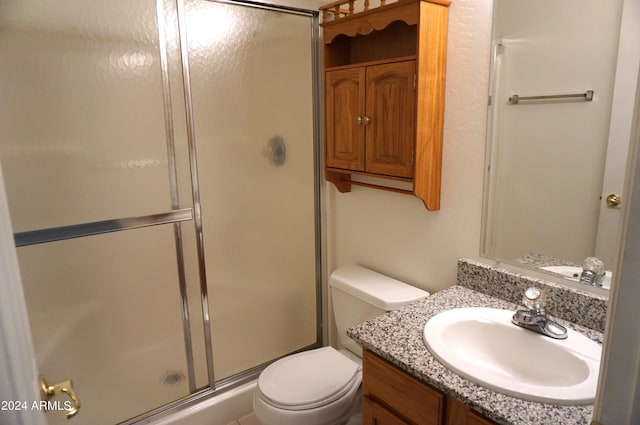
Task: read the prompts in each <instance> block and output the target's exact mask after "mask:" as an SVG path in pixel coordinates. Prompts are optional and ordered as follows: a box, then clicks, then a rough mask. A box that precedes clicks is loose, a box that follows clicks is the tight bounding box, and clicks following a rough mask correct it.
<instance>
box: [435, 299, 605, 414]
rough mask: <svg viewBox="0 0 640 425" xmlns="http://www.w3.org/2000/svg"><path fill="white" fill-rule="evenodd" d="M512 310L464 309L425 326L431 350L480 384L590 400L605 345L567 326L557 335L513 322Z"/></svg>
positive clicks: (538, 397)
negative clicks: (560, 336)
mask: <svg viewBox="0 0 640 425" xmlns="http://www.w3.org/2000/svg"><path fill="white" fill-rule="evenodd" d="M513 313H514V312H513V311H508V310H498V309H493V308H459V309H453V310H448V311H445V312H442V313H440V314H437V315H436V316H434V317H433V318H431V319H430V320H429V321H428V322H427V324H426V325H425V327H424V333H423V335H424V341H425V344H426V345H427V348H428V349H429V351H430V352H431V353H432V354H433V355H434V356H435V357H436V358H437V359H438V360H439V361H440V362H442V363H443V364H444V365H446V366H447V367H448V368H449V369H451V370H453V371H455V372H456V373H458V374H460V375H462V376H464V377H465V378H467V379H469V380H470V381H473V382H475V383H477V384H479V385H482V386H485V387H487V388H491V389H492V390H494V391H497V392H499V393H502V394H507V395H511V396H514V397H518V398H521V399H525V400H530V401H537V402H544V403H552V404H591V403H593V402H594V400H595V395H596V386H597V382H598V372H599V369H600V355H601V351H602V348H601V346H600V344H598V343H596V342H594V341H592V340H590V339H589V338H587V337H585V336H583V335H582V334H580V333H578V332H575V331H573V330H571V329H568V332H569V335H568V337H567V339H565V340H557V339H553V338H549V337H547V336H544V335H540V334H538V333H535V332H533V331H530V330H527V329H523V328H521V327H519V326H516V325H514V324H513V323H511V317H512V316H513Z"/></svg>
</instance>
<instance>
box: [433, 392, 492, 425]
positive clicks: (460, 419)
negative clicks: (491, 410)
mask: <svg viewBox="0 0 640 425" xmlns="http://www.w3.org/2000/svg"><path fill="white" fill-rule="evenodd" d="M445 423H446V425H496V423H495V422H493V421H491V420H489V419H487V418H485V417H484V416H482V415H481V414H479V413H478V412H476V411H475V410H473V409H471V408H470V407H469V406H467V405H466V404H464V403H463V402H461V401H460V400H457V399H455V398H453V397H447V420H446V422H445Z"/></svg>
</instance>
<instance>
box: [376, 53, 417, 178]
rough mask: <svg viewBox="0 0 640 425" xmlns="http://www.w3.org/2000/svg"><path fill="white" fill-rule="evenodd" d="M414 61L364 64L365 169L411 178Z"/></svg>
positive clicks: (413, 126) (413, 142)
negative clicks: (365, 71) (365, 89)
mask: <svg viewBox="0 0 640 425" xmlns="http://www.w3.org/2000/svg"><path fill="white" fill-rule="evenodd" d="M414 84H415V61H406V62H395V63H390V64H383V65H374V66H369V67H367V95H366V96H367V100H366V114H365V120H366V121H365V123H366V131H367V133H366V164H367V166H366V170H367V172H369V173H374V174H384V175H388V176H396V177H407V178H411V177H413V154H414V146H415V134H416V124H415V122H416V117H415V101H416V92H415V85H414Z"/></svg>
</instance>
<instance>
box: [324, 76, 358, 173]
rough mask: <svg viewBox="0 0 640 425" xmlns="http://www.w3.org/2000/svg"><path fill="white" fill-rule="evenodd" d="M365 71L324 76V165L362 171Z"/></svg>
mask: <svg viewBox="0 0 640 425" xmlns="http://www.w3.org/2000/svg"><path fill="white" fill-rule="evenodd" d="M364 89H365V68H364V67H360V68H351V69H344V70H339V71H329V72H327V76H326V115H327V116H326V123H327V125H326V149H327V152H326V158H327V159H326V165H327V167H334V168H341V169H345V170H356V171H365V143H364V137H365V136H364V134H365V126H364V125H363V123H364V122H363V119H364V116H363V112H364V110H365V91H364Z"/></svg>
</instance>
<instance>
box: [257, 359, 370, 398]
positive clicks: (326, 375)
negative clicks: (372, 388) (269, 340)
mask: <svg viewBox="0 0 640 425" xmlns="http://www.w3.org/2000/svg"><path fill="white" fill-rule="evenodd" d="M359 371H360V366H359V365H358V364H357V363H356V362H354V361H353V360H351V359H349V358H347V357H346V356H344V355H342V354H340V353H339V352H338V351H337V350H336V349H334V348H333V347H322V348H318V349H315V350H310V351H304V352H302V353H298V354H294V355H291V356H288V357H285V358H282V359H280V360H278V361H276V362H274V363H272V364H271V365H270V366H268V367H267V368H266V369H265V370H264V371H263V372H262V373H261V374H260V377H259V378H258V389H259V390H260V393H261V394H262V395H263V396H264V397H266V398H267V399H268V400H269V401H270V402H271V404H274V405H276V406H279V407H282V408H284V409H292V410H296V408H298V409H300V408H301V407H304V408H308V409H310V408H313V407H319V406H323V405H326V404H329V403H331V402H333V401H335V400H337V399H339V398H340V397H342V396H343V395H344V394H346V393H347V392H348V391H349V390H350V389H351V388H352V387H353V385H354V380H357V379H358V378H359V376H360V374H359ZM359 384H360V383H359V382H358V385H359Z"/></svg>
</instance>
